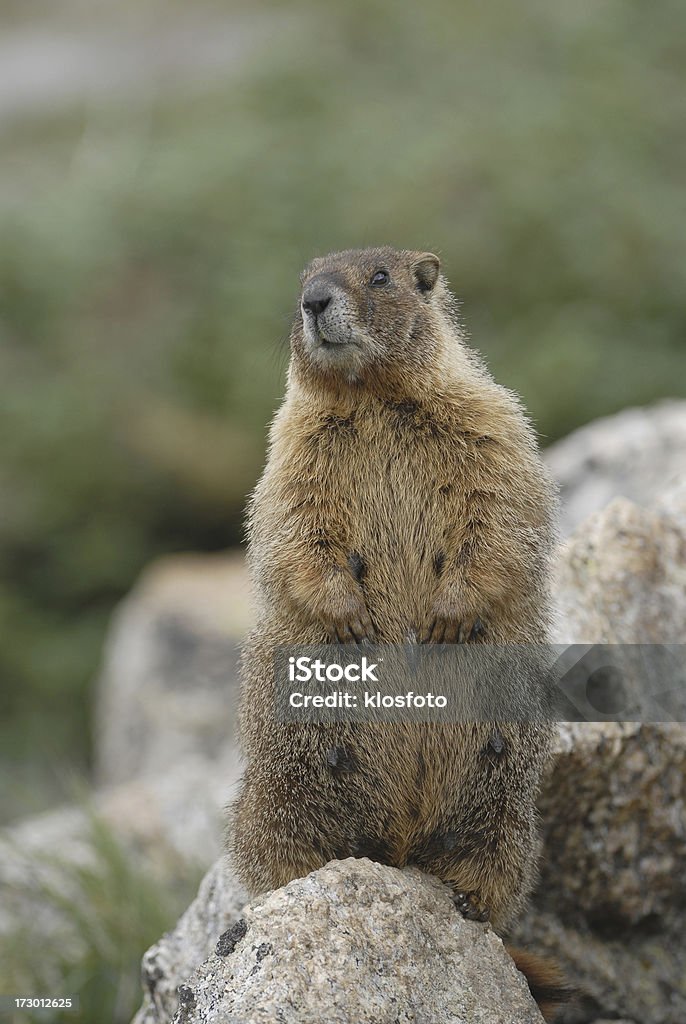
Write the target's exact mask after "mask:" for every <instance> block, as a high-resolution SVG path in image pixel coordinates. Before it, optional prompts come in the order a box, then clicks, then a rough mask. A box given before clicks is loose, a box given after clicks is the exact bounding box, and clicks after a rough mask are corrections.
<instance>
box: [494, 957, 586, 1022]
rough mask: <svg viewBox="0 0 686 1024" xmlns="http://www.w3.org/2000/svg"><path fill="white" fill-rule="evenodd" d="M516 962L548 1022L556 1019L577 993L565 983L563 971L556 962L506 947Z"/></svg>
mask: <svg viewBox="0 0 686 1024" xmlns="http://www.w3.org/2000/svg"><path fill="white" fill-rule="evenodd" d="M506 949H507V951H508V953H509V954H510V956H511V957H512V959H513V960H514V962H515V967H516V968H517V970H518V971H521V972H522V974H523V975H524V977H525V978H526V980H527V982H528V984H529V988H530V989H531V995H532V996H533V997H534V999H535V1000H536V1002H537V1003H538V1006H539V1009H540V1011H541V1013H542V1014H543V1016H544V1017H545V1019H546V1020H547V1021H552V1020H554V1019H555V1014H556V1013H557V1011H558V1010H559V1009H560V1008H561V1007H562V1006H564V1005H565V1003H569V1002H570V1001H571V1000H572V999H574V997H575V996H576V995H577V992H576V991H575V990H574V989H573V988H571V987H570V986H569V985H567V984H566V983H565V979H564V976H563V974H562V971H561V970H560V968H559V967H558V966H557V964H556V963H555V961H554V960H549V959H548V958H547V957H544V956H538V954H537V953H530V952H529V951H528V950H526V949H516V948H514V947H512V946H507V947H506Z"/></svg>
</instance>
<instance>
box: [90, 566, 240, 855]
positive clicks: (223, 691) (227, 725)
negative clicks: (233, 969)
mask: <svg viewBox="0 0 686 1024" xmlns="http://www.w3.org/2000/svg"><path fill="white" fill-rule="evenodd" d="M247 594H248V586H247V582H246V579H245V568H244V562H243V559H242V558H241V557H240V556H239V555H235V554H232V555H177V556H174V557H170V558H165V559H161V560H159V561H158V562H156V563H154V565H152V566H151V567H150V568H149V569H148V570H146V572H145V573H144V574H143V576H142V578H141V579H140V581H139V582H138V584H137V585H136V587H135V588H134V590H133V591H132V593H131V594H130V595H129V597H127V598H126V600H125V601H123V602H122V604H121V605H120V606H119V608H118V610H117V612H116V614H115V616H114V619H113V623H112V627H111V629H110V633H109V636H108V639H107V643H106V646H105V652H104V664H103V670H102V674H101V677H100V680H99V683H98V687H97V699H96V710H95V733H96V742H95V750H96V766H95V772H96V779H97V781H98V782H99V783H100V784H101V785H111V784H116V783H121V782H126V781H128V780H130V779H133V778H136V777H137V776H140V775H153V774H158V775H159V774H160V773H162V772H165V771H167V770H169V769H170V768H172V767H173V766H176V765H178V763H179V762H180V761H181V760H183V759H185V758H187V757H189V756H190V757H195V756H201V757H203V758H206V759H208V760H209V759H212V758H215V757H218V756H221V755H222V754H223V753H224V752H225V751H226V750H227V749H228V748H229V747H230V746H231V744H232V742H233V736H234V712H235V706H236V695H235V687H236V670H237V662H238V640H239V639H240V637H241V636H242V635H243V633H244V631H245V628H246V627H247V625H248V624H249V622H250V610H249V600H248V597H247ZM207 863H209V861H208V862H207Z"/></svg>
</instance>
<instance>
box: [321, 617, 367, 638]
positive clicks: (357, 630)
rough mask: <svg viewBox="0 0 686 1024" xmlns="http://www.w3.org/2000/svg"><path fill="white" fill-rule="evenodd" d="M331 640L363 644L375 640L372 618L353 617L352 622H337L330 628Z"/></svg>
mask: <svg viewBox="0 0 686 1024" xmlns="http://www.w3.org/2000/svg"><path fill="white" fill-rule="evenodd" d="M329 634H330V636H331V642H332V643H335V644H362V643H366V642H370V643H371V642H372V641H373V640H374V627H373V625H372V623H371V619H368V620H366V621H363V620H362V619H353V621H352V622H337V623H334V624H333V626H332V627H331V628H330V630H329Z"/></svg>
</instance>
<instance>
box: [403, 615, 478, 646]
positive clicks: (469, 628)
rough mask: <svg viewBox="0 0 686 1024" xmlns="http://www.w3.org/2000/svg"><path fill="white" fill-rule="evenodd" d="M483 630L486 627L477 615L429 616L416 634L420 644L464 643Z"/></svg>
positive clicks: (475, 637)
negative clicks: (460, 617)
mask: <svg viewBox="0 0 686 1024" xmlns="http://www.w3.org/2000/svg"><path fill="white" fill-rule="evenodd" d="M485 632H486V627H485V626H484V624H483V622H482V621H481V619H480V618H479V616H478V615H475V616H470V617H468V618H464V619H460V620H458V619H448V618H444V617H443V616H430V617H429V618H428V619H427V620H426V622H425V624H424V626H423V628H422V629H420V630H419V633H418V636H419V643H420V644H466V643H471V642H472V641H474V640H476V639H477V638H478V637H480V636H483V634H484V633H485Z"/></svg>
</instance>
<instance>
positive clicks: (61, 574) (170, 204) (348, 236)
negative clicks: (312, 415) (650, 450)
mask: <svg viewBox="0 0 686 1024" xmlns="http://www.w3.org/2000/svg"><path fill="white" fill-rule="evenodd" d="M207 7H208V9H210V8H211V9H212V10H214V11H215V12H216V11H217V10H220V11H221V10H223V12H224V15H225V16H226V31H229V32H230V31H231V19H232V17H233V16H234V14H236V11H234V12H232V11H231V10H229V9H227V8H224V9H222V7H221V5H216V4H209V5H207ZM9 9H10V10H12V11H13V12H14V16H15V17H16V16H17V15H16V8H15V6H13V5H12V4H10V5H9ZM197 10H200V8H197ZM250 12H252V15H255V16H256V15H258V14H259V15H261V16H264V17H266V22H265V23H266V24H268V21H269V17H270V16H273V17H275V18H276V17H278V18H284V17H285V20H284V22H283V26H282V27H280V28H279V31H278V33H276V36H273V35H269V34H268V33H267V34H266V35H265V42H264V45H262V46H258V47H257V49H256V50H255V51H254V53H252V54H251V55H250V56H249V58H248V59H247V60H245V61H244V63H243V64H241V66H240V68H239V70H238V71H237V72H235V73H233V72H232V73H231V74H229V71H230V69H229V68H227V74H226V78H225V80H222V79H221V78H219V79H218V78H217V77H214V78H212V79H211V80H210V79H209V78H208V82H207V83H206V85H205V86H204V87H200V86H199V85H198V83H197V82H195V83H194V86H193V88H192V89H191V88H187V89H186V88H183V87H182V85H178V86H176V87H175V85H174V83H170V84H168V86H167V87H166V88H165V89H164V90H163V91H162V90H157V91H154V90H153V91H146V90H145V89H143V88H141V91H140V96H132V95H131V94H128V93H127V94H126V96H122V97H120V98H117V95H116V93H113V95H112V96H111V97H110V98H109V99H108V100H107V102H105V101H104V100H103V99H101V98H98V100H97V102H95V101H94V102H92V103H81V104H72V106H71V107H70V108H69V109H68V110H63V111H61V112H59V113H53V114H51V115H48V114H44V115H42V116H37V115H33V116H31V117H28V116H23V117H17V118H15V119H14V120H10V121H7V120H6V121H5V123H4V124H3V125H2V127H1V128H0V131H1V132H2V136H3V137H2V148H3V154H4V155H5V157H6V159H5V160H4V163H3V169H2V173H1V175H0V380H1V381H2V402H1V403H0V431H1V432H2V437H3V444H2V452H1V455H0V494H1V496H2V498H1V508H2V511H1V513H0V573H1V578H2V583H1V585H0V632H2V635H3V637H4V640H3V644H2V648H1V649H0V676H1V677H2V680H3V686H2V697H1V698H0V699H1V701H2V703H1V705H0V712H1V717H2V723H3V724H2V726H0V744H1V748H2V751H3V758H4V761H5V763H8V762H11V763H12V764H13V765H14V768H13V772H14V774H13V775H10V776H8V777H10V778H13V779H14V781H15V783H16V784H17V785H18V784H19V782H21V780H22V779H23V778H24V773H25V772H26V770H27V769H26V767H25V766H26V764H27V763H29V762H30V764H31V765H32V768H31V770H30V772H29V775H30V776H31V772H33V771H34V769H35V771H37V772H38V773H39V775H40V778H41V780H42V782H41V784H42V785H43V786H47V787H49V785H51V784H52V783H49V782H48V780H50V779H53V777H54V771H53V769H54V766H55V765H56V764H59V763H60V762H61V761H67V762H69V763H71V764H73V763H77V764H81V765H82V766H83V767H84V770H85V769H86V767H87V760H88V750H89V742H88V692H89V691H88V686H89V682H90V680H91V679H92V677H93V674H94V672H95V670H96V668H97V663H98V656H99V651H100V647H101V642H102V636H103V630H104V628H105V624H106V621H107V617H108V615H109V613H110V611H111V609H112V606H113V604H114V602H115V601H116V600H117V599H118V598H119V597H120V596H121V595H122V594H124V593H125V592H126V590H127V589H128V588H129V587H130V586H131V584H132V582H133V580H134V579H135V577H136V574H137V572H138V571H139V570H140V568H141V567H142V566H143V565H144V563H145V562H146V561H148V560H149V559H150V558H152V557H154V556H155V555H156V554H157V553H159V552H162V551H170V550H176V549H180V548H202V549H213V548H217V547H221V546H224V545H227V544H231V543H234V542H236V541H237V540H238V539H239V536H240V517H241V508H242V504H243V500H244V495H245V493H246V491H247V490H248V489H249V488H250V487H251V485H252V483H253V481H254V480H255V478H256V476H257V474H258V472H259V469H260V466H261V462H262V459H263V450H264V439H265V425H266V423H267V421H268V419H269V417H270V415H271V412H272V410H273V408H274V406H275V404H276V402H277V401H278V396H279V395H280V393H281V390H282V388H283V371H284V367H285V364H286V359H287V349H286V339H287V335H288V330H289V323H290V318H291V316H292V312H293V310H294V308H295V296H296V292H297V280H298V273H299V271H300V269H301V266H302V265H303V263H305V262H306V261H307V260H308V259H309V258H310V257H311V256H312V255H313V254H315V253H321V252H325V251H328V250H332V249H336V248H341V247H346V246H358V245H365V244H380V243H390V244H396V245H398V246H403V247H417V248H427V249H432V250H435V251H438V252H440V253H441V255H442V258H443V264H444V269H445V270H446V272H447V274H448V276H449V278H450V280H451V281H452V283H453V286H454V288H455V290H456V292H457V293H458V294H459V295H460V297H461V298H462V300H463V302H464V318H465V321H466V324H467V327H468V329H469V331H470V332H471V334H472V336H473V339H474V344H475V345H476V346H477V347H478V348H479V349H481V350H482V351H483V352H484V354H485V355H486V357H487V359H488V362H489V364H490V365H491V367H492V369H493V371H494V373H495V374H496V376H497V377H498V379H500V380H501V381H502V382H504V383H507V384H508V385H510V386H512V387H514V388H515V389H517V390H518V391H519V392H520V393H521V394H522V396H523V398H524V400H525V402H526V404H527V406H528V407H529V409H530V410H531V412H532V414H533V416H534V418H535V421H536V423H537V424H538V426H539V428H540V430H541V433H542V435H543V438H544V440H552V439H555V438H557V437H559V436H561V435H563V434H565V433H567V432H568V431H569V430H571V429H572V428H574V427H575V426H577V425H579V424H581V423H583V422H585V421H587V420H589V419H592V418H593V417H596V416H598V415H601V414H604V413H608V412H612V411H614V410H616V409H619V408H621V407H623V406H626V405H627V404H630V403H645V402H650V401H651V400H653V399H656V398H658V397H661V396H665V395H684V394H686V373H685V372H684V365H685V362H684V354H685V351H686V346H685V341H684V338H685V328H686V300H685V298H684V297H685V295H686V232H684V216H683V214H684V188H683V168H684V155H685V154H684V147H685V143H684V132H683V125H684V121H685V115H686V91H685V90H684V82H683V69H684V67H685V66H686V8H685V7H684V5H683V4H681V3H679V2H677V0H661V2H660V3H659V4H656V5H646V4H641V3H639V2H638V0H622V2H620V0H603V2H602V3H595V4H591V3H582V4H562V3H556V4H550V3H546V2H544V0H525V2H523V3H520V4H516V5H512V4H494V5H483V4H480V5H477V4H466V3H454V2H449V0H425V2H424V3H423V4H402V3H401V4H398V3H394V2H392V0H373V2H371V3H370V2H369V0H365V2H364V3H363V2H362V0H350V2H348V0H346V2H345V3H339V4H333V3H330V2H319V3H316V4H315V3H314V2H309V3H308V2H307V0H301V2H293V3H290V4H285V3H282V4H274V5H272V8H271V12H272V13H271V15H270V14H269V8H268V7H267V6H266V5H253V6H252V7H251V8H250ZM186 13H187V11H186ZM41 766H42V767H41ZM41 773H42V774H41ZM32 778H33V776H31V777H30V778H29V779H28V780H27V786H29V783H31V786H33V788H32V789H31V792H32V793H34V794H35V786H34V785H33V783H32V782H31V779H32ZM15 792H17V793H21V794H22V795H21V797H20V798H17V799H16V800H15V801H14V803H13V804H12V806H11V807H9V808H7V809H6V813H11V812H16V811H17V810H18V807H19V806H21V807H22V808H28V807H29V805H30V800H31V799H35V800H38V802H40V799H39V798H38V797H35V795H34V796H33V797H31V798H29V797H28V796H27V795H26V793H25V792H24V790H20V789H15ZM46 792H47V790H46ZM0 812H1V809H0Z"/></svg>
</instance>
